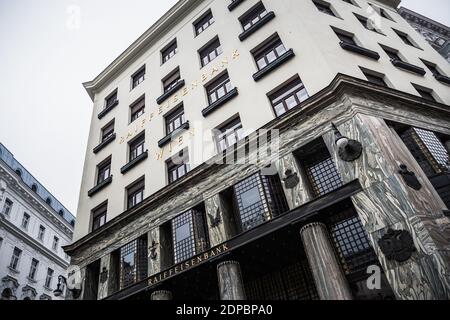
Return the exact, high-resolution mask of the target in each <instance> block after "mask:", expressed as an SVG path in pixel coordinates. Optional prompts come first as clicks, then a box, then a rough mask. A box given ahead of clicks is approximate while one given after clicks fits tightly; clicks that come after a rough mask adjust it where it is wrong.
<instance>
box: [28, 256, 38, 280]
mask: <svg viewBox="0 0 450 320" xmlns="http://www.w3.org/2000/svg"><path fill="white" fill-rule="evenodd" d="M38 265H39V261H38V260H36V259H31V266H30V273H29V274H28V278H30V279H32V280H34V279H35V277H36V271H37V268H38Z"/></svg>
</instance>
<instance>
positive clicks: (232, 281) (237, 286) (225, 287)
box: [217, 261, 246, 300]
mask: <svg viewBox="0 0 450 320" xmlns="http://www.w3.org/2000/svg"><path fill="white" fill-rule="evenodd" d="M217 278H218V281H219V291H220V299H221V300H245V299H246V296H245V289H244V283H243V281H242V274H241V267H240V265H239V262H236V261H225V262H222V263H219V264H218V265H217Z"/></svg>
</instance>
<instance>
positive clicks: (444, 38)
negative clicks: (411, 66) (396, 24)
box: [398, 7, 450, 62]
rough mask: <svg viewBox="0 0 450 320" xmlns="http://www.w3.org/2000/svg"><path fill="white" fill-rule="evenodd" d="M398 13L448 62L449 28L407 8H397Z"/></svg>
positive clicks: (449, 49)
mask: <svg viewBox="0 0 450 320" xmlns="http://www.w3.org/2000/svg"><path fill="white" fill-rule="evenodd" d="M398 13H400V15H401V16H402V17H403V18H404V19H405V20H406V21H408V23H409V24H410V25H411V26H412V27H413V28H414V29H415V30H416V31H417V32H418V33H420V34H421V35H422V36H423V37H424V38H425V39H426V40H427V41H428V42H429V43H430V45H431V46H432V47H433V48H435V49H436V50H437V51H438V52H439V53H440V54H441V55H442V56H443V57H444V58H445V59H446V60H447V61H448V62H450V28H449V27H448V26H445V25H443V24H442V23H439V22H437V21H434V20H432V19H430V18H427V17H424V16H423V15H421V14H418V13H417V12H414V11H412V10H409V9H407V8H403V7H401V8H399V9H398Z"/></svg>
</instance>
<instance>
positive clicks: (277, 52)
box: [253, 35, 287, 70]
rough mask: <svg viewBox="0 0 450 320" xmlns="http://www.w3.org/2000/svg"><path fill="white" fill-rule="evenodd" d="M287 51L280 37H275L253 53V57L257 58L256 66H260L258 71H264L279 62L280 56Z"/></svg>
mask: <svg viewBox="0 0 450 320" xmlns="http://www.w3.org/2000/svg"><path fill="white" fill-rule="evenodd" d="M286 51H287V50H286V48H285V46H284V45H283V43H282V42H281V39H280V37H279V36H278V35H275V36H274V37H273V38H272V39H270V40H269V41H268V42H267V43H266V44H264V45H263V46H262V47H261V48H260V49H258V50H256V51H255V52H253V57H254V58H255V61H256V64H257V65H258V70H261V69H263V68H264V67H266V66H267V65H269V64H271V63H272V62H274V61H275V60H277V59H278V58H279V57H280V56H282V55H283V54H284V53H286Z"/></svg>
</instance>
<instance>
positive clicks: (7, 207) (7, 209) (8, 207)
mask: <svg viewBox="0 0 450 320" xmlns="http://www.w3.org/2000/svg"><path fill="white" fill-rule="evenodd" d="M12 206H13V202H12V201H11V200H9V199H8V198H7V199H6V200H5V203H4V204H3V214H4V215H5V216H7V217H9V215H10V214H11V209H12Z"/></svg>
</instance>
